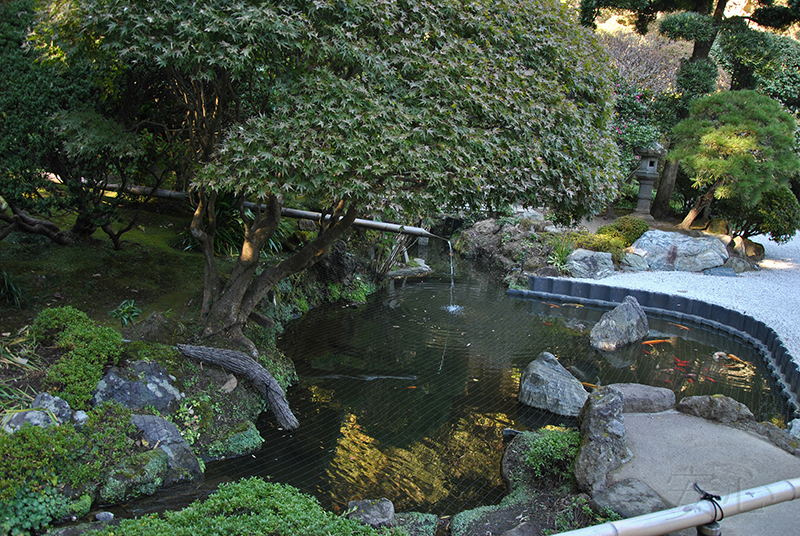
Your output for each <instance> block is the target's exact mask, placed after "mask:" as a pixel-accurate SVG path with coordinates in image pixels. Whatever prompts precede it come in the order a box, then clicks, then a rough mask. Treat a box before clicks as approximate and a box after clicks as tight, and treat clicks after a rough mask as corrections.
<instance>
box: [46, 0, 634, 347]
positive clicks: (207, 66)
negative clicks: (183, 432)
mask: <svg viewBox="0 0 800 536" xmlns="http://www.w3.org/2000/svg"><path fill="white" fill-rule="evenodd" d="M34 41H35V43H36V44H37V46H38V48H39V50H40V51H41V52H42V53H43V54H45V55H46V56H47V57H49V58H51V59H52V60H54V61H58V62H63V63H64V64H66V65H69V66H76V65H90V66H91V74H92V79H93V81H94V82H95V84H96V85H98V86H101V87H103V89H104V91H105V95H106V98H107V104H106V105H105V106H106V108H107V109H108V113H105V115H104V117H106V118H109V119H110V118H112V117H113V119H114V121H117V122H119V123H121V124H122V125H123V127H124V130H125V131H126V132H127V131H132V132H133V133H136V134H140V133H141V130H140V129H142V128H143V127H145V126H146V127H147V128H150V129H152V132H153V135H154V136H156V137H159V138H163V139H164V140H165V142H164V143H165V144H166V145H167V146H169V147H171V148H172V149H173V153H171V154H173V156H171V157H170V165H169V166H167V169H172V170H175V173H176V175H179V176H180V177H182V178H183V180H184V181H187V180H188V181H192V182H193V185H194V186H195V187H196V188H197V193H198V196H197V198H196V199H197V200H198V204H197V209H196V211H195V217H194V219H193V221H192V225H191V227H190V230H191V233H192V236H193V237H194V238H196V239H197V240H198V241H199V243H200V245H201V249H202V251H203V255H204V258H205V274H204V288H205V292H204V294H203V303H202V305H201V309H202V312H201V319H202V320H203V324H204V325H203V333H204V335H205V336H208V337H211V336H214V335H216V334H219V333H222V332H226V333H227V334H228V335H229V336H230V338H232V339H235V340H236V341H237V342H239V343H240V344H242V345H244V346H245V347H246V348H247V349H248V350H249V351H250V353H251V354H253V355H256V354H257V350H256V349H255V348H254V346H253V343H252V342H251V341H249V340H248V339H247V337H245V336H244V335H243V331H242V330H243V329H244V326H245V324H246V323H247V321H248V319H250V318H251V315H253V313H254V311H255V309H256V307H257V305H258V303H259V302H260V301H261V300H263V298H264V297H265V296H266V295H267V293H268V292H269V291H270V290H271V289H272V288H274V287H275V285H276V284H277V283H278V281H280V280H281V279H284V278H286V277H288V276H290V275H291V274H294V273H298V272H300V271H302V270H305V269H306V268H308V267H309V266H311V265H313V264H314V263H315V262H316V261H317V260H319V258H320V257H321V255H322V254H323V253H324V252H326V251H328V250H329V249H330V247H331V245H332V243H333V242H334V241H335V240H337V239H338V238H339V237H341V235H342V233H343V232H345V231H346V230H347V228H349V226H350V225H351V224H352V221H353V220H354V219H355V217H356V215H357V214H359V213H367V214H369V215H371V216H373V217H376V218H378V219H389V218H391V219H397V220H403V221H411V220H414V219H417V218H419V217H420V216H421V215H422V214H424V213H425V212H427V211H440V210H442V209H459V210H462V209H464V208H487V207H488V208H489V209H490V210H496V209H498V208H503V207H505V206H507V205H509V204H517V205H523V206H542V205H546V206H548V207H549V208H550V209H552V210H553V211H554V213H555V214H556V216H557V217H558V218H559V220H560V221H569V220H575V219H579V218H581V217H582V216H585V215H590V214H594V213H597V212H599V211H600V210H601V209H602V208H604V206H605V205H606V203H607V202H609V201H610V200H611V199H612V198H613V196H614V193H615V189H616V187H617V182H618V178H619V177H618V174H619V159H618V155H617V149H616V146H615V144H614V140H613V136H612V132H611V119H612V115H613V100H612V98H611V96H612V84H611V80H610V77H609V70H608V69H607V63H608V62H607V59H606V58H605V56H604V54H603V52H602V49H601V48H600V47H599V46H598V45H597V43H596V42H595V40H594V38H593V36H592V35H591V33H590V32H588V31H586V30H584V29H581V28H580V27H578V26H577V24H576V21H575V20H574V19H573V16H572V14H571V12H570V10H569V9H568V8H567V7H566V6H564V5H562V4H561V3H560V2H556V1H553V0H536V1H534V2H529V1H522V0H508V1H504V2H490V1H488V0H482V1H479V2H476V3H471V4H464V3H462V2H460V1H457V0H448V1H446V2H440V3H435V4H432V3H429V2H426V1H423V0H411V1H410V2H404V3H394V2H373V1H371V0H351V1H348V2H337V1H333V0H330V1H321V2H313V3H308V2H303V1H299V0H298V1H289V2H280V3H278V2H265V3H259V4H257V5H256V4H248V3H241V2H232V1H221V2H216V1H210V0H209V1H203V2H194V3H191V4H187V3H185V2H182V1H180V0H167V1H165V2H159V3H144V4H143V3H141V2H133V1H129V0H80V1H76V2H69V3H63V2H57V1H52V2H46V3H44V5H43V8H42V10H41V21H40V23H39V24H38V25H37V26H36V27H35V29H34ZM98 124H99V123H98ZM94 125H95V123H87V124H86V126H87V128H88V129H89V130H94V128H95V127H94ZM87 136H88V137H91V133H89V134H87ZM167 140H168V142H167ZM111 154H114V152H113V151H111ZM178 182H181V181H178ZM226 194H232V196H233V197H234V199H235V206H236V207H237V208H238V209H239V210H240V215H241V220H242V225H243V227H244V231H245V232H244V240H243V245H242V247H241V248H239V251H240V252H241V253H240V256H239V258H238V262H237V264H236V266H235V267H234V268H233V269H232V270H231V271H230V275H229V277H226V278H222V277H220V273H219V269H218V267H217V263H216V259H215V253H214V252H215V251H218V249H216V248H215V247H214V241H215V240H216V233H217V220H216V215H217V213H218V212H217V207H216V203H217V202H218V199H219V197H224V196H225V195H226ZM245 197H246V198H248V199H249V200H251V201H254V202H258V203H260V205H258V206H257V207H255V208H254V209H253V210H252V211H251V212H249V213H248V212H247V211H245V210H243V209H244V205H243V204H242V203H241V202H242V201H243V200H244V198H245ZM284 203H292V204H304V205H309V206H310V207H309V208H314V209H317V210H323V211H325V212H327V213H329V214H334V215H335V217H336V218H335V220H334V221H336V220H338V221H337V223H336V224H332V225H326V226H322V228H321V229H320V233H319V234H318V235H317V236H316V237H315V238H314V239H313V240H311V241H310V242H309V243H308V244H306V245H304V246H303V247H302V248H301V249H299V250H298V251H296V252H294V254H293V255H292V256H291V257H290V258H289V259H285V260H283V261H281V262H278V263H276V264H274V265H272V266H268V267H262V266H259V260H260V253H261V251H262V250H263V248H264V247H267V245H268V244H269V241H270V239H271V237H272V236H273V235H274V233H275V232H276V230H277V229H279V225H280V219H281V212H280V211H281V208H282V207H283V205H284ZM340 217H341V220H339V218H340Z"/></svg>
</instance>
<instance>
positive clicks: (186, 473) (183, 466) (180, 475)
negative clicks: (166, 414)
mask: <svg viewBox="0 0 800 536" xmlns="http://www.w3.org/2000/svg"><path fill="white" fill-rule="evenodd" d="M131 423H132V424H133V425H134V426H136V427H137V428H138V429H139V430H141V431H142V432H143V433H144V438H145V439H146V440H147V442H148V443H149V444H151V445H154V446H155V445H158V448H159V449H161V450H163V451H164V452H165V453H166V454H167V457H168V466H169V471H168V473H167V475H166V476H165V477H164V483H163V484H164V486H172V485H174V484H179V483H183V482H190V481H192V480H194V479H196V478H199V477H200V476H201V475H202V474H203V471H202V470H201V469H200V463H199V462H198V461H197V457H196V456H195V455H194V453H193V452H192V449H191V448H190V447H189V444H188V443H187V442H186V440H185V439H183V437H182V436H181V433H180V432H179V431H178V427H177V426H175V425H174V424H172V423H171V422H169V421H168V420H166V419H162V418H161V417H157V416H155V415H131Z"/></svg>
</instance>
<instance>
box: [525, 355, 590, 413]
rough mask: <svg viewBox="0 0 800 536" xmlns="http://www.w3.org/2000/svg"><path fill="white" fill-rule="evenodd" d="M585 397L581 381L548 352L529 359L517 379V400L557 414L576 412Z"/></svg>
mask: <svg viewBox="0 0 800 536" xmlns="http://www.w3.org/2000/svg"><path fill="white" fill-rule="evenodd" d="M587 396H589V395H588V393H587V392H586V389H584V387H583V385H582V384H581V382H580V381H579V380H578V379H577V378H576V377H575V376H573V375H572V374H571V373H570V372H569V371H568V370H567V369H565V368H564V367H563V366H562V365H561V363H559V362H558V359H556V357H555V356H554V355H553V354H551V353H549V352H542V353H541V354H539V356H538V357H537V358H536V359H535V360H533V361H531V362H530V364H528V366H527V367H525V370H524V371H523V373H522V377H521V378H520V381H519V395H518V398H519V401H520V402H522V403H523V404H526V405H528V406H533V407H535V408H539V409H544V410H547V411H550V412H552V413H556V414H558V415H567V416H570V417H574V416H576V415H578V413H580V411H581V408H582V407H583V404H584V402H586V397H587Z"/></svg>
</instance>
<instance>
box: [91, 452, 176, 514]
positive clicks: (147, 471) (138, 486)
mask: <svg viewBox="0 0 800 536" xmlns="http://www.w3.org/2000/svg"><path fill="white" fill-rule="evenodd" d="M168 463H169V462H168V456H167V454H166V453H165V452H164V451H163V450H159V449H153V450H148V451H145V452H141V453H139V454H137V455H136V456H134V457H133V458H132V459H130V460H126V461H124V462H122V463H121V464H120V465H119V466H117V467H115V468H114V469H113V470H112V471H111V472H110V474H109V476H108V478H107V479H106V481H105V482H104V483H103V485H102V486H101V487H100V500H101V501H102V502H104V503H105V504H114V503H119V502H123V501H126V500H130V499H134V498H136V497H141V496H142V495H152V494H153V493H155V492H156V491H158V489H159V488H160V487H161V486H162V484H163V483H164V479H165V477H166V475H167V473H168Z"/></svg>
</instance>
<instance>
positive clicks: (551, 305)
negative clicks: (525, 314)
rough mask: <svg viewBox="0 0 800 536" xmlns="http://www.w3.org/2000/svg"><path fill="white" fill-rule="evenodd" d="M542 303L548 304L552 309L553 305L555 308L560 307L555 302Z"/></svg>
mask: <svg viewBox="0 0 800 536" xmlns="http://www.w3.org/2000/svg"><path fill="white" fill-rule="evenodd" d="M542 303H543V304H545V305H549V306H550V309H552V308H553V307H556V308H558V307H561V306H560V305H556V304H555V303H548V302H542Z"/></svg>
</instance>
